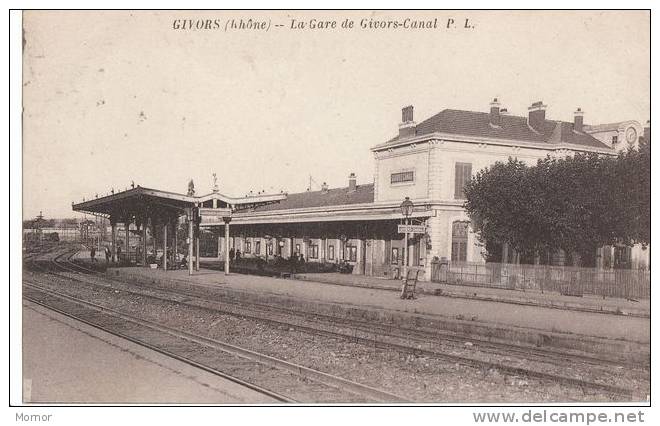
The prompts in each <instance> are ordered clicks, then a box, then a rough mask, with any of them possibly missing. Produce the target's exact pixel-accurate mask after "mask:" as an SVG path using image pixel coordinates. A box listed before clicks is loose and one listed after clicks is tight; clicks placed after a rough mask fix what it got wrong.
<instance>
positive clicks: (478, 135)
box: [73, 99, 650, 280]
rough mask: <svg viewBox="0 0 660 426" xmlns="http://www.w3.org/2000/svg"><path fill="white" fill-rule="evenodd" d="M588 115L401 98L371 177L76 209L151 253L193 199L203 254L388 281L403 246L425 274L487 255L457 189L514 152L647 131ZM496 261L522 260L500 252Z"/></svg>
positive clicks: (616, 141) (607, 150)
mask: <svg viewBox="0 0 660 426" xmlns="http://www.w3.org/2000/svg"><path fill="white" fill-rule="evenodd" d="M583 120H584V117H583V112H582V111H581V110H580V109H579V108H578V109H577V110H576V111H575V113H574V119H573V121H572V122H564V121H557V120H552V119H550V118H549V117H547V116H546V105H544V104H543V103H542V102H535V103H533V104H532V105H531V106H530V107H529V108H528V114H527V115H526V116H514V115H510V114H508V113H507V111H506V109H504V108H502V107H501V105H500V104H499V102H498V101H497V99H494V100H493V101H492V102H491V103H490V105H489V108H488V110H487V111H486V112H479V111H464V110H456V109H445V110H442V111H440V112H439V113H437V114H435V115H433V116H432V117H430V118H428V119H426V120H423V121H421V122H420V123H417V122H416V121H415V119H414V115H413V107H412V106H407V107H405V108H403V109H402V114H401V122H400V123H398V132H397V133H396V134H395V135H394V136H393V137H392V138H390V139H389V140H387V141H383V142H382V143H379V144H376V145H375V146H373V147H372V148H371V151H372V153H373V157H374V163H375V164H374V166H375V167H374V170H375V172H374V174H373V176H369V177H368V178H367V179H366V180H367V183H361V182H359V181H358V176H357V175H356V174H355V173H350V175H348V179H347V185H346V186H345V187H341V188H329V187H328V186H327V185H325V183H324V184H323V186H322V187H321V189H320V190H318V191H306V192H302V193H291V194H271V195H266V194H263V195H262V194H259V195H258V196H246V197H244V198H243V197H228V196H224V195H222V194H220V192H219V191H218V188H217V187H215V188H214V191H213V193H211V194H208V195H205V196H201V197H196V196H194V194H190V193H189V194H188V195H183V194H174V193H170V192H166V191H158V190H151V189H148V188H141V187H137V188H134V189H131V190H128V191H126V192H124V193H119V194H113V195H112V196H108V197H102V198H100V199H95V200H90V201H86V202H83V203H79V204H76V205H74V206H73V209H74V210H77V211H84V212H88V213H93V214H101V215H104V216H105V217H108V218H109V219H110V221H111V222H112V223H117V222H124V224H125V226H124V228H125V229H126V235H127V236H128V230H129V229H133V228H135V229H136V234H139V235H141V243H140V245H141V246H142V247H143V253H146V251H147V250H148V249H147V246H146V240H147V234H148V232H147V229H149V228H150V229H151V231H152V233H153V234H154V235H156V233H157V231H156V227H157V226H159V224H161V225H160V226H161V227H162V228H163V231H164V241H168V237H167V235H168V234H167V228H168V227H171V231H172V232H171V233H170V234H169V235H170V236H172V235H174V236H176V229H177V226H178V224H179V223H180V218H181V216H185V215H188V217H190V214H191V213H190V212H191V211H192V209H193V207H201V208H202V209H203V210H206V211H207V213H208V212H210V213H213V212H214V211H215V212H217V213H218V214H215V215H214V214H210V215H208V216H205V217H202V220H201V223H200V228H201V230H202V232H201V241H202V244H201V248H198V249H197V251H196V252H198V253H200V254H201V256H206V257H212V258H218V259H225V258H226V256H227V253H228V252H229V250H231V249H234V251H240V253H241V256H242V257H244V258H246V257H247V258H250V257H261V258H264V259H269V258H272V257H273V256H281V257H283V258H289V257H290V256H292V255H293V254H294V253H295V254H297V255H298V256H303V257H304V259H305V261H306V262H319V263H338V262H347V263H349V264H350V265H352V267H353V269H352V271H353V273H354V274H364V275H370V276H378V277H389V278H392V277H395V276H397V275H398V273H399V272H400V271H401V269H402V263H403V261H404V258H406V256H405V255H406V254H407V259H408V266H409V267H416V268H417V269H419V270H423V271H424V274H423V275H422V276H421V277H420V278H421V279H425V280H428V279H430V277H431V268H432V262H433V261H434V260H436V259H442V258H445V259H447V260H448V261H451V262H452V263H484V262H485V259H484V250H483V247H481V245H480V244H479V242H478V239H477V236H476V235H475V234H474V233H473V232H472V230H471V228H470V226H469V218H468V216H467V215H466V213H465V210H464V209H463V207H462V206H463V203H464V201H465V196H464V193H463V187H464V185H465V183H466V182H467V181H468V180H469V179H470V178H471V176H473V175H474V174H475V173H477V172H478V171H479V170H481V169H483V168H485V167H487V166H490V165H492V164H494V163H495V162H497V161H502V162H505V161H507V160H508V158H509V157H514V158H518V159H519V160H521V161H524V162H526V163H528V164H530V165H533V164H535V163H536V161H537V160H539V159H542V158H545V157H547V156H551V157H565V156H568V155H571V154H574V153H578V152H583V153H587V152H593V153H597V154H600V155H617V153H618V152H619V151H620V150H621V149H623V147H624V146H635V145H636V144H637V143H638V141H639V138H640V137H643V136H642V135H643V134H645V135H646V137H649V138H650V128H648V127H647V128H644V129H642V126H641V125H639V123H637V122H635V121H626V122H621V123H614V124H608V125H592V126H588V125H585V124H584V121H583ZM392 127H393V128H394V129H396V123H393V125H392ZM631 129H632V130H631ZM360 178H362V176H360ZM406 197H408V198H409V199H410V200H411V201H412V202H413V204H414V208H413V209H412V212H411V214H410V216H409V217H408V220H409V221H410V222H409V223H411V224H413V225H421V227H420V228H423V230H424V231H423V232H420V233H416V234H413V235H411V236H410V238H409V239H408V244H407V247H406V246H405V245H406V244H405V242H404V241H405V239H404V235H403V234H401V233H399V232H398V225H400V224H403V223H404V216H403V214H402V211H401V208H400V205H401V203H402V201H403V200H404V199H406ZM113 226H114V225H113ZM229 228H231V232H230V230H229ZM140 229H142V231H139V230H140ZM190 229H191V231H190V233H189V235H192V228H190ZM112 234H113V235H115V231H114V228H113V232H112ZM227 235H228V236H229V237H228V238H227V237H226V236H227ZM113 238H114V237H113ZM170 239H171V237H170ZM126 241H129V238H126ZM198 241H199V240H198ZM197 244H198V245H199V243H197ZM113 246H114V245H113ZM174 246H175V247H177V243H176V242H174ZM169 247H172V245H169ZM127 249H128V250H126V251H129V250H130V248H129V247H128V246H127ZM154 251H156V247H155V243H154ZM406 252H407V253H406ZM190 253H192V251H191V252H190ZM143 256H146V254H143ZM562 257H563V256H561V253H560V254H559V256H556V257H555V258H553V259H552V262H553V263H557V264H563V263H564V262H565V261H566V260H565V259H563V258H562ZM649 260H650V258H649V250H646V249H643V248H641V247H635V248H627V247H618V248H615V247H604V248H601V249H599V253H598V266H599V267H604V268H610V267H621V268H639V267H644V266H645V265H648V264H649ZM503 261H504V262H510V263H516V262H519V261H520V258H519V256H517V254H516V253H515V252H513V251H512V250H511V251H508V250H507V251H506V254H505V258H504V259H503Z"/></svg>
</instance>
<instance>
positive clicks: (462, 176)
mask: <svg viewBox="0 0 660 426" xmlns="http://www.w3.org/2000/svg"><path fill="white" fill-rule="evenodd" d="M471 177H472V164H471V163H456V170H455V174H454V198H455V199H461V200H462V199H464V198H465V192H464V191H463V187H464V186H465V184H466V183H468V181H469V180H470V178H471Z"/></svg>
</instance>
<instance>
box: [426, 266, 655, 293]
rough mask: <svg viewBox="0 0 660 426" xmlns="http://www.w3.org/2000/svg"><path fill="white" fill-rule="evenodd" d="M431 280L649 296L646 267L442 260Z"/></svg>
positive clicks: (519, 288)
mask: <svg viewBox="0 0 660 426" xmlns="http://www.w3.org/2000/svg"><path fill="white" fill-rule="evenodd" d="M431 281H433V282H438V283H446V284H454V285H465V286H475V287H490V288H502V289H507V290H521V291H526V290H533V291H539V292H542V293H543V292H556V293H560V294H564V295H572V296H582V295H585V294H593V295H598V296H603V297H620V298H629V299H648V298H650V297H651V272H650V271H648V270H633V269H613V270H598V269H595V268H579V267H572V266H548V265H518V264H503V263H443V262H435V263H433V264H432V268H431Z"/></svg>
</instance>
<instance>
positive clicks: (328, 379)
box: [23, 282, 407, 402]
mask: <svg viewBox="0 0 660 426" xmlns="http://www.w3.org/2000/svg"><path fill="white" fill-rule="evenodd" d="M26 286H27V287H31V288H33V289H34V290H36V291H40V292H42V293H45V294H47V295H50V296H51V297H55V298H60V299H64V300H67V301H69V302H72V303H76V304H78V305H82V306H85V307H87V308H89V309H93V310H96V311H99V312H103V313H105V314H109V315H111V316H114V317H116V318H121V319H123V320H124V321H130V322H133V323H136V324H139V325H142V326H144V327H147V328H150V329H153V330H156V331H159V332H162V333H166V334H169V335H171V336H174V337H178V338H181V339H184V340H188V341H191V342H194V343H198V344H201V345H204V346H208V347H212V348H214V349H218V350H221V351H224V352H227V353H230V354H232V355H236V356H239V357H241V358H245V359H249V360H251V361H253V362H258V363H261V364H265V365H268V366H271V367H275V368H278V369H281V370H284V371H287V372H290V373H293V374H296V375H298V376H300V377H303V378H306V379H312V380H314V381H317V382H320V383H323V384H325V385H327V386H331V387H334V388H337V389H339V390H344V391H348V392H350V393H352V394H355V395H357V396H362V397H367V398H370V399H372V400H375V401H378V402H407V401H406V399H404V398H402V397H400V396H398V395H394V394H392V393H389V392H386V391H383V390H380V389H376V388H373V387H370V386H367V385H363V384H361V383H357V382H353V381H351V380H348V379H344V378H342V377H339V376H334V375H332V374H329V373H324V372H322V371H318V370H314V369H312V368H309V367H305V366H302V365H299V364H294V363H292V362H289V361H285V360H282V359H279V358H275V357H272V356H270V355H265V354H262V353H259V352H255V351H252V350H249V349H245V348H241V347H239V346H235V345H231V344H229V343H225V342H221V341H219V340H215V339H211V338H208V337H204V336H199V335H196V334H192V333H189V332H186V331H182V330H176V329H173V328H170V327H166V326H163V325H160V324H157V323H154V322H151V321H145V320H143V319H140V318H137V317H135V316H132V315H128V314H125V313H122V312H119V311H116V310H114V309H111V308H108V307H105V306H102V305H98V304H95V303H92V302H88V301H85V300H82V299H78V298H76V297H73V296H69V295H65V294H62V293H58V292H54V291H52V290H49V289H45V288H43V287H41V286H40V285H39V284H38V283H30V282H28V283H27V284H26ZM23 297H24V298H26V296H25V295H24V296H23ZM27 298H28V300H30V301H32V302H34V303H38V304H42V305H43V306H46V307H48V308H50V306H48V305H47V304H43V303H41V302H39V301H36V300H34V298H30V297H29V296H28V297H27ZM54 310H56V308H55V309H54ZM60 313H63V314H64V315H67V316H70V317H72V318H75V319H79V318H77V317H76V316H75V315H73V314H70V313H66V312H60ZM80 320H81V321H83V322H86V323H88V324H89V325H92V326H95V327H97V328H100V329H103V330H104V331H108V332H110V333H112V334H115V335H117V336H119V337H122V338H127V339H128V340H131V341H133V342H135V343H138V344H142V345H144V346H147V345H149V344H146V343H144V342H141V341H139V340H136V339H134V338H131V337H130V336H125V335H123V334H122V333H117V332H114V331H112V330H107V329H105V328H104V327H103V326H100V325H98V324H94V323H91V322H88V321H86V320H84V319H80ZM148 347H150V349H154V350H158V351H159V352H161V353H165V354H167V355H168V356H172V355H174V354H170V353H167V351H164V350H162V349H158V348H156V347H153V346H150V345H149V346H148ZM174 357H177V359H180V360H182V361H184V362H189V360H186V359H185V358H181V357H178V356H177V355H174ZM190 362H194V361H190ZM191 365H192V364H191ZM199 365H200V366H201V367H204V366H202V365H201V364H199ZM201 367H200V368H201ZM207 368H208V367H204V369H207ZM210 370H213V369H210ZM207 371H209V370H207ZM211 372H213V371H211ZM219 373H221V372H219ZM214 374H215V373H214ZM221 374H224V373H221ZM230 377H231V376H227V377H226V378H228V379H230V380H231V378H230ZM238 380H240V379H238ZM244 383H247V382H244ZM253 386H254V385H253ZM269 392H272V391H269ZM273 395H277V398H285V399H288V398H287V397H284V396H282V395H279V394H275V393H273ZM273 397H275V396H273ZM286 402H294V401H292V400H290V399H289V400H288V401H286Z"/></svg>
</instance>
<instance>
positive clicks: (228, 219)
mask: <svg viewBox="0 0 660 426" xmlns="http://www.w3.org/2000/svg"><path fill="white" fill-rule="evenodd" d="M222 219H223V220H224V221H225V275H229V222H230V221H231V217H223V218H222Z"/></svg>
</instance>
